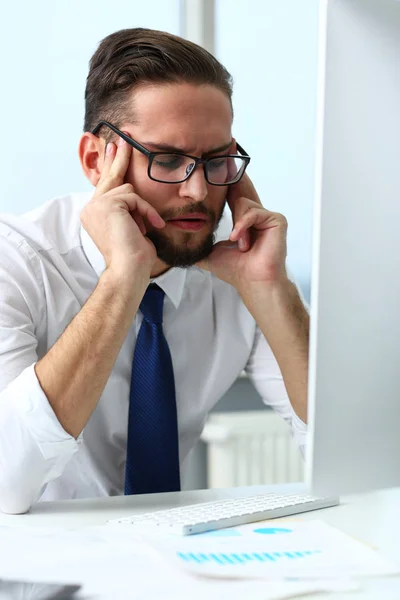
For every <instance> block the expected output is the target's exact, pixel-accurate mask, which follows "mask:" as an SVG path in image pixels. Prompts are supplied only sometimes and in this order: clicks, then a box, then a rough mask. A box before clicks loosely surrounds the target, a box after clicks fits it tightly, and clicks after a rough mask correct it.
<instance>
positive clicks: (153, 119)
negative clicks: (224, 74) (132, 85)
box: [129, 84, 232, 151]
mask: <svg viewBox="0 0 400 600" xmlns="http://www.w3.org/2000/svg"><path fill="white" fill-rule="evenodd" d="M132 108H133V114H134V121H133V122H132V123H129V133H131V134H132V137H134V136H135V135H136V136H140V138H141V139H140V140H138V141H140V142H141V143H144V142H150V143H152V144H153V145H154V144H169V145H171V146H174V147H176V148H181V149H182V150H183V149H185V150H189V149H190V148H188V144H189V145H190V146H191V147H193V149H194V148H195V147H196V148H198V147H200V146H201V147H202V148H203V151H206V150H208V149H210V150H211V149H213V148H217V147H220V146H223V145H226V144H228V143H229V142H230V141H231V127H232V111H231V106H230V102H229V99H228V98H227V96H226V95H225V94H224V93H223V92H222V91H220V90H219V89H218V88H215V87H214V86H200V85H190V84H172V85H171V84H168V85H157V86H146V87H141V88H139V89H138V90H136V91H135V94H134V97H133V107H132ZM150 149H153V148H150Z"/></svg>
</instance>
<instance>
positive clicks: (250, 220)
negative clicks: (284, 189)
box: [230, 208, 283, 241]
mask: <svg viewBox="0 0 400 600" xmlns="http://www.w3.org/2000/svg"><path fill="white" fill-rule="evenodd" d="M280 224H281V223H280V220H279V217H278V215H277V213H272V212H269V211H268V210H265V209H257V208H250V209H249V210H248V211H247V212H246V213H245V214H244V215H243V216H242V217H241V219H240V220H239V221H237V223H236V224H235V227H234V228H233V230H232V232H231V235H230V239H231V240H232V241H235V240H238V239H239V238H240V237H242V236H243V234H244V233H245V231H248V230H249V229H250V227H256V228H257V229H268V228H269V227H277V226H278V225H280ZM282 224H283V221H282Z"/></svg>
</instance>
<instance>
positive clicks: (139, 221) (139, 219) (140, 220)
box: [131, 211, 147, 235]
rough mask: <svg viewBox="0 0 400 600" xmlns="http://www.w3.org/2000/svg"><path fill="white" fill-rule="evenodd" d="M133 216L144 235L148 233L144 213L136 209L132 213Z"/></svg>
mask: <svg viewBox="0 0 400 600" xmlns="http://www.w3.org/2000/svg"><path fill="white" fill-rule="evenodd" d="M131 214H132V213H131ZM132 217H133V219H134V221H136V225H137V226H138V227H139V229H140V233H141V234H142V235H146V233H147V230H146V226H145V224H144V221H143V217H142V215H141V214H140V213H139V212H137V211H136V212H134V213H133V214H132Z"/></svg>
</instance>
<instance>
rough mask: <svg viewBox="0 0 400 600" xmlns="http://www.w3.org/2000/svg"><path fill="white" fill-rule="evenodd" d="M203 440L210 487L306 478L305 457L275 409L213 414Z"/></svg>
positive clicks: (205, 428)
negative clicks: (205, 446)
mask: <svg viewBox="0 0 400 600" xmlns="http://www.w3.org/2000/svg"><path fill="white" fill-rule="evenodd" d="M201 439H202V440H203V441H204V442H206V444H207V480H208V487H209V488H224V487H235V486H242V485H259V484H261V485H262V484H273V483H286V482H293V481H303V480H304V461H303V457H302V456H301V454H300V451H299V450H298V448H297V446H296V444H295V442H294V441H293V439H292V437H291V434H290V430H289V427H288V425H287V424H286V423H285V421H283V419H282V418H281V417H279V416H278V415H276V414H275V413H274V412H273V411H272V410H268V409H266V410H261V411H249V412H226V413H212V414H211V415H210V416H209V418H208V421H207V423H206V425H205V427H204V431H203V433H202V436H201Z"/></svg>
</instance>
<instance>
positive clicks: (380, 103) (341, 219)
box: [306, 0, 400, 495]
mask: <svg viewBox="0 0 400 600" xmlns="http://www.w3.org/2000/svg"><path fill="white" fill-rule="evenodd" d="M320 42H321V43H320V73H319V77H320V80H319V110H318V129H319V133H318V151H317V186H316V189H317V193H316V210H315V223H314V231H315V235H314V250H313V252H314V256H313V272H312V291H311V340H310V345H311V349H310V374H309V444H308V448H307V455H306V462H307V468H306V472H307V476H306V478H307V482H308V484H309V486H310V489H311V490H312V492H313V493H315V494H317V495H331V494H343V493H352V492H362V491H365V490H371V489H378V488H387V487H392V486H396V485H400V2H399V1H398V0H325V1H324V2H322V3H321V40H320Z"/></svg>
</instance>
